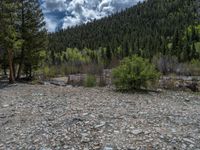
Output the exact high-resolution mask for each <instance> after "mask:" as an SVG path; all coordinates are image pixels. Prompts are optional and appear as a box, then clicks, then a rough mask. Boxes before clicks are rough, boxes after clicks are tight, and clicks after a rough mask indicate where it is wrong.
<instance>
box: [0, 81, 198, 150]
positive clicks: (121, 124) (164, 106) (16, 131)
mask: <svg viewBox="0 0 200 150" xmlns="http://www.w3.org/2000/svg"><path fill="white" fill-rule="evenodd" d="M0 84H1V86H0V149H2V150H12V149H13V150H14V149H17V150H18V149H23V150H24V149H25V150H35V149H36V150H37V149H38V150H65V149H66V150H99V149H100V150H101V149H102V150H117V149H119V150H172V149H173V150H176V149H177V150H200V94H198V93H195V94H194V93H189V92H175V91H163V92H161V93H135V94H133V93H129V94H123V93H117V92H115V91H113V90H112V89H111V88H91V89H90V88H83V87H71V86H67V87H59V86H54V85H28V84H16V85H12V86H7V85H6V84H2V83H0Z"/></svg>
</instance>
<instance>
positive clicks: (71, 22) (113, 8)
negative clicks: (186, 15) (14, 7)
mask: <svg viewBox="0 0 200 150" xmlns="http://www.w3.org/2000/svg"><path fill="white" fill-rule="evenodd" d="M139 1H143V0H40V3H41V8H42V10H43V13H44V16H45V21H46V27H47V29H48V31H49V32H54V31H56V30H59V29H66V28H68V27H71V26H75V25H80V24H83V23H87V22H89V21H92V20H94V19H101V18H102V17H106V16H108V15H110V14H113V13H115V12H118V11H121V10H123V9H125V8H128V7H131V6H133V5H135V4H137V3H138V2H139Z"/></svg>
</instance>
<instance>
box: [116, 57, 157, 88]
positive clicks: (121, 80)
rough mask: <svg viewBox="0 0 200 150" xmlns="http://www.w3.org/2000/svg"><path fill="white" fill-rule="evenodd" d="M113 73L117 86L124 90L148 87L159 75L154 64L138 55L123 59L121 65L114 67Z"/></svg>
mask: <svg viewBox="0 0 200 150" xmlns="http://www.w3.org/2000/svg"><path fill="white" fill-rule="evenodd" d="M112 75H113V83H114V85H115V86H116V88H117V89H118V90H123V91H124V90H125V91H127V90H137V89H141V88H142V87H145V88H146V87H147V85H148V83H149V82H153V81H155V79H157V78H158V77H159V73H158V72H157V71H156V69H155V67H154V65H152V64H150V63H149V61H148V60H147V59H143V58H141V57H138V56H136V55H134V56H132V57H128V58H125V59H124V60H122V61H121V63H120V65H119V66H118V67H117V68H115V69H113V71H112Z"/></svg>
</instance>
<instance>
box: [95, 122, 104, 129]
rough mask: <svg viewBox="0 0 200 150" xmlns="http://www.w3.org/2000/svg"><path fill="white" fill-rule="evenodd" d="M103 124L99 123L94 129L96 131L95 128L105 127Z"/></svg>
mask: <svg viewBox="0 0 200 150" xmlns="http://www.w3.org/2000/svg"><path fill="white" fill-rule="evenodd" d="M105 124H106V123H105V122H101V123H100V124H99V125H96V126H95V128H96V129H97V128H101V127H103V126H105Z"/></svg>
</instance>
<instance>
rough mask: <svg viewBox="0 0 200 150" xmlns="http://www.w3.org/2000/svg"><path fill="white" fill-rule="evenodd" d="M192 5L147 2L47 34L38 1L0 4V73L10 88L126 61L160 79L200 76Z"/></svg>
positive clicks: (198, 22)
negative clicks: (143, 62)
mask: <svg viewBox="0 0 200 150" xmlns="http://www.w3.org/2000/svg"><path fill="white" fill-rule="evenodd" d="M199 5H200V4H199V2H198V1H197V0H148V1H144V2H140V3H138V4H137V5H136V6H133V7H131V8H128V9H126V10H124V11H122V12H118V13H116V14H113V15H110V16H108V17H106V18H103V19H100V20H94V21H93V22H90V23H87V24H83V25H77V26H75V27H69V28H67V29H62V30H60V31H57V32H53V33H48V32H47V31H46V29H45V22H44V16H43V14H42V10H41V8H40V6H39V2H38V1H37V0H32V1H29V0H21V1H20V0H16V1H12V0H6V1H1V2H0V11H1V13H0V68H1V71H2V73H3V74H4V75H5V76H7V72H8V70H9V72H10V73H9V79H10V82H11V83H12V82H14V81H15V80H19V79H20V78H22V77H23V78H29V79H31V78H32V77H33V76H35V75H36V76H37V75H41V74H42V75H43V76H52V77H53V76H56V75H68V74H72V73H94V74H97V73H99V72H101V70H102V69H104V68H113V67H116V66H117V65H118V64H119V63H120V60H122V59H123V58H125V57H127V56H131V55H137V56H140V57H143V58H145V59H148V60H149V61H150V62H151V63H153V64H154V65H155V66H156V68H157V70H159V71H160V72H161V73H163V74H169V73H175V74H179V75H199V74H200V69H198V68H199V67H198V66H199V65H200V61H199V59H200V19H199V11H200V10H199Z"/></svg>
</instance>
